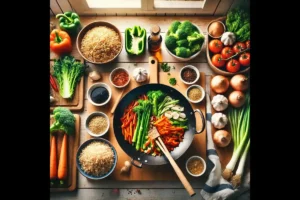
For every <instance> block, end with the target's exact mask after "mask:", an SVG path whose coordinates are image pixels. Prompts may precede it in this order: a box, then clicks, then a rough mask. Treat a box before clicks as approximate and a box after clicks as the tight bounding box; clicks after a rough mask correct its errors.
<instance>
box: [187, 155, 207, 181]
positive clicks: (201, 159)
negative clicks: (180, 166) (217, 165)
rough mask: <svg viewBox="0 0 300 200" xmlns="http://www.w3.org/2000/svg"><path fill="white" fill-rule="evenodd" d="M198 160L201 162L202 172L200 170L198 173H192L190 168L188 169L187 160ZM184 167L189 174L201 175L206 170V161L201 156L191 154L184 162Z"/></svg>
mask: <svg viewBox="0 0 300 200" xmlns="http://www.w3.org/2000/svg"><path fill="white" fill-rule="evenodd" d="M194 159H196V160H200V162H201V163H202V164H203V170H202V172H200V173H199V174H193V173H192V172H191V171H190V170H189V167H188V164H189V162H191V161H192V160H194ZM185 168H186V171H187V172H188V173H189V174H190V175H191V176H194V177H199V176H202V175H203V174H204V173H205V171H206V162H205V160H204V159H203V158H201V157H200V156H191V157H190V158H189V159H188V160H187V161H186V163H185Z"/></svg>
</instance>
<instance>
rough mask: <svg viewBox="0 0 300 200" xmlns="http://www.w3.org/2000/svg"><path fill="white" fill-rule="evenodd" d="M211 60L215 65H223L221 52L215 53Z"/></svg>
mask: <svg viewBox="0 0 300 200" xmlns="http://www.w3.org/2000/svg"><path fill="white" fill-rule="evenodd" d="M211 62H212V64H213V65H214V66H216V67H223V66H224V65H225V60H223V58H222V55H221V54H215V55H214V56H213V57H212V59H211Z"/></svg>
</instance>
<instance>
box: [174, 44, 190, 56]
mask: <svg viewBox="0 0 300 200" xmlns="http://www.w3.org/2000/svg"><path fill="white" fill-rule="evenodd" d="M175 53H176V56H179V57H182V58H187V57H189V56H191V50H190V49H188V48H185V47H176V49H175Z"/></svg>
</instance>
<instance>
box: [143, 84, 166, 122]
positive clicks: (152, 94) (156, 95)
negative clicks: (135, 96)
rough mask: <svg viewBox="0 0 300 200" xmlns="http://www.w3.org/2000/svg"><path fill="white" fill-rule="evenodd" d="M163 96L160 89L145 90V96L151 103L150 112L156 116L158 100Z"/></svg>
mask: <svg viewBox="0 0 300 200" xmlns="http://www.w3.org/2000/svg"><path fill="white" fill-rule="evenodd" d="M164 96H165V94H164V93H163V92H162V91H161V90H151V91H149V92H147V97H148V98H149V100H150V101H151V103H152V105H153V106H152V114H153V115H154V116H157V110H158V102H159V101H160V100H161V99H162V98H163V97H164Z"/></svg>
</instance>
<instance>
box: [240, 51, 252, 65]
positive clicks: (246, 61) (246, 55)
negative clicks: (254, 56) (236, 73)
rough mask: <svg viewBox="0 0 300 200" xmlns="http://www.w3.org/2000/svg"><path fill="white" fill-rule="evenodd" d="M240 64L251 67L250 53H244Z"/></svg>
mask: <svg viewBox="0 0 300 200" xmlns="http://www.w3.org/2000/svg"><path fill="white" fill-rule="evenodd" d="M239 62H240V63H241V65H243V66H248V65H250V53H242V54H241V55H240V57H239Z"/></svg>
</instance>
